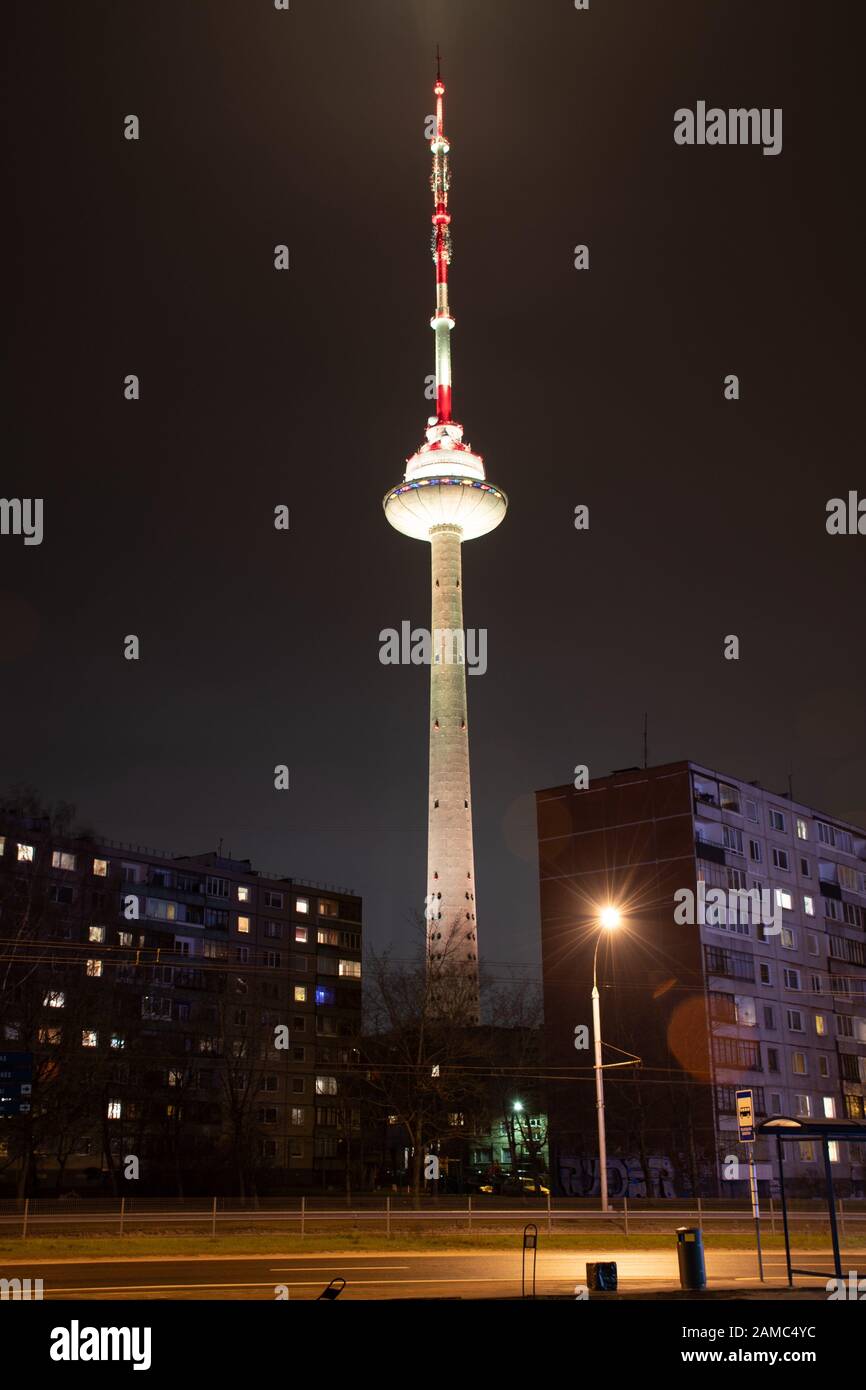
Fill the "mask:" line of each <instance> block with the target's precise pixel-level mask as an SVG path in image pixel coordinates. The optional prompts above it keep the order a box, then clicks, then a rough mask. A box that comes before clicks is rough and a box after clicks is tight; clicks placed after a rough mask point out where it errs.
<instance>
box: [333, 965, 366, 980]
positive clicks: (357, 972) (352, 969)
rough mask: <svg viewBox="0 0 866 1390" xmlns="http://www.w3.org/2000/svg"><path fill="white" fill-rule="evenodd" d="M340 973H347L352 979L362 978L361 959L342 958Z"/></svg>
mask: <svg viewBox="0 0 866 1390" xmlns="http://www.w3.org/2000/svg"><path fill="white" fill-rule="evenodd" d="M338 973H339V974H340V975H346V976H348V978H349V979H352V980H360V978H361V962H360V961H359V960H341V961H340V969H339V972H338Z"/></svg>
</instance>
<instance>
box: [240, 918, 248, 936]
mask: <svg viewBox="0 0 866 1390" xmlns="http://www.w3.org/2000/svg"><path fill="white" fill-rule="evenodd" d="M249 929H250V919H249V917H239V918H238V931H239V932H243V933H244V934H247V933H248V932H249Z"/></svg>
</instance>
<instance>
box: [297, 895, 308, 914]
mask: <svg viewBox="0 0 866 1390" xmlns="http://www.w3.org/2000/svg"><path fill="white" fill-rule="evenodd" d="M309 910H310V900H309V898H295V911H296V912H303V913H307V912H309Z"/></svg>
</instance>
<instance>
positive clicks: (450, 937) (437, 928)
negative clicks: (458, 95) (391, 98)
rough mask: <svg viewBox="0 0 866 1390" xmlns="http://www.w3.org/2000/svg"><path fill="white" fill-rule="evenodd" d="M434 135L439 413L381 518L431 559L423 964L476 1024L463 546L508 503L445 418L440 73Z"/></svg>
mask: <svg viewBox="0 0 866 1390" xmlns="http://www.w3.org/2000/svg"><path fill="white" fill-rule="evenodd" d="M433 92H434V94H435V97H436V128H435V133H434V135H433V138H432V139H431V141H430V150H431V152H432V155H433V172H432V176H431V180H430V185H431V189H432V192H433V238H432V250H433V260H434V263H435V266H436V312H435V313H434V315H433V317H432V319H431V320H430V326H431V328H432V329H433V332H434V334H435V343H436V414H435V415H433V416H431V417H430V418H429V420H428V422H427V430H426V435H427V439H426V443H424V444H422V445H421V447H420V448H419V449H418V451H417V452H416V453H414V454H413V455H412V457H411V458H410V459H408V460H407V462H406V473H405V476H404V480H403V482H402V483H400V484H399V486H397V487H394V488H392V489H391V490H390V492H388V493H387V494H386V496H385V499H384V504H383V505H384V508H385V516H386V517H387V519H388V521H389V522H390V523H391V525H392V526H393V527H395V529H396V530H398V531H402V533H403V534H404V535H405V536H412V537H414V538H415V540H419V541H429V543H430V553H431V560H432V572H431V587H432V600H433V601H432V622H431V635H432V638H433V641H432V645H431V661H430V783H429V791H428V830H427V897H426V902H427V910H426V919H427V966H428V972H430V973H431V974H432V975H434V976H435V975H436V974H437V972H438V971H440V970H441V972H442V978H443V983H444V982H445V981H450V982H452V983H454V984H456V981H457V978H458V977H459V979H460V981H461V984H462V988H461V989H460V991H459V993H460V997H461V999H462V1000H463V1005H462V1007H463V1008H465V1013H466V1018H467V1021H469V1022H473V1023H477V1022H479V1021H480V1000H479V991H478V924H477V921H476V904H475V860H474V853H473V848H472V797H471V794H470V787H469V723H468V718H467V709H466V663H465V650H466V647H465V637H464V629H463V596H462V589H461V570H460V547H461V545H462V544H463V542H464V541H471V540H474V539H475V537H476V536H484V535H486V534H487V532H488V531H492V530H493V529H494V528H495V527H496V526H498V525H499V523H500V522H501V521H502V519H503V517H504V516H505V509H506V507H507V505H508V499H507V498H506V496H505V494H504V492H502V491H501V490H500V489H499V488H496V487H493V486H492V485H491V484H490V483H488V482H486V481H485V475H484V461H483V459H482V458H481V456H480V455H479V454H476V453H473V451H472V449H471V448H470V446H469V444H467V443H465V442H464V440H463V426H462V425H459V424H458V423H457V421H456V420H454V419H453V418H452V415H451V330H452V329H453V327H454V320H453V318H452V317H451V309H450V306H449V302H448V266H449V265H450V263H451V232H450V223H451V214H450V213H449V211H448V185H449V172H448V151H449V148H450V146H449V142H448V140H447V139H446V138H445V131H444V125H443V119H444V115H443V112H444V107H443V98H444V96H445V86H444V84H443V82H442V79H441V76H440V75H439V72H438V71H437V75H436V83H435V85H434V87H433Z"/></svg>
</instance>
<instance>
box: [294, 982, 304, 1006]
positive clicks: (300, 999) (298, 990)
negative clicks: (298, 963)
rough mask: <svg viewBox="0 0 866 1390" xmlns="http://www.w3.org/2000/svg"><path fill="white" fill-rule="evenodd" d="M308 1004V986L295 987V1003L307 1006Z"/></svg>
mask: <svg viewBox="0 0 866 1390" xmlns="http://www.w3.org/2000/svg"><path fill="white" fill-rule="evenodd" d="M306 1002H307V986H306V985H295V1003H296V1004H306Z"/></svg>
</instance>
